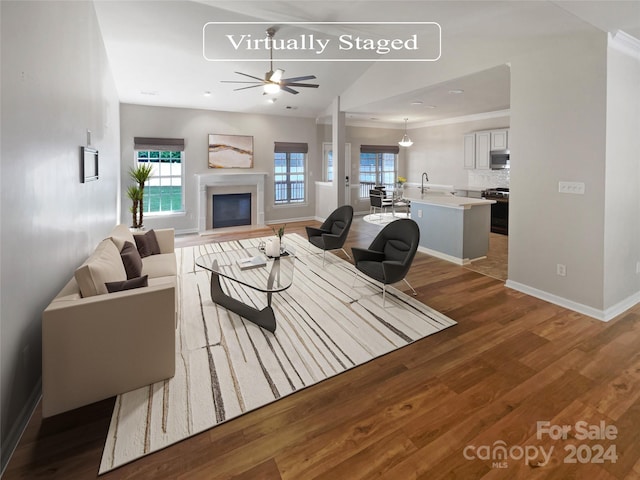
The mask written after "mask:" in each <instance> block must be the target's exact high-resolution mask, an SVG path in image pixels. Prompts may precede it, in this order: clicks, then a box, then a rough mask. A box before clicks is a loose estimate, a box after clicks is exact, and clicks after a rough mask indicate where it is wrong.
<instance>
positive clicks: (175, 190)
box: [135, 150, 184, 214]
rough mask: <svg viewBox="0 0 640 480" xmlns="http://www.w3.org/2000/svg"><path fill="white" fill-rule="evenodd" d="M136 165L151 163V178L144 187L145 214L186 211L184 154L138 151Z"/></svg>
mask: <svg viewBox="0 0 640 480" xmlns="http://www.w3.org/2000/svg"><path fill="white" fill-rule="evenodd" d="M135 153H136V163H138V164H140V163H150V164H151V165H152V166H153V171H152V172H151V176H150V177H149V180H147V183H146V184H145V187H144V213H145V214H162V213H175V212H183V211H184V198H183V197H184V196H183V189H182V186H183V184H184V168H183V152H181V151H171V150H136V152H135Z"/></svg>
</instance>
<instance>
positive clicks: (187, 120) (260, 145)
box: [120, 104, 322, 232]
mask: <svg viewBox="0 0 640 480" xmlns="http://www.w3.org/2000/svg"><path fill="white" fill-rule="evenodd" d="M120 116H121V120H120V122H121V152H122V153H121V159H122V168H121V179H122V185H123V189H122V205H123V208H122V214H121V221H122V223H125V224H127V225H130V224H131V214H130V213H129V205H130V203H131V202H130V200H129V199H128V198H127V196H126V185H129V184H131V180H130V179H129V177H128V173H127V172H128V171H129V168H130V167H131V166H133V163H134V151H133V138H134V137H168V138H184V139H185V152H184V159H185V160H184V161H185V167H184V168H185V186H184V195H185V199H184V201H185V209H186V211H185V214H184V215H169V216H155V217H154V216H151V215H148V214H147V215H145V217H144V223H145V226H146V227H147V228H163V227H174V228H175V229H176V231H178V232H190V231H197V227H198V211H197V208H198V186H197V185H198V183H197V178H196V176H195V175H196V174H199V173H211V172H212V171H213V170H210V169H209V168H208V164H207V161H208V135H209V134H210V133H220V134H231V135H252V136H253V148H254V167H253V169H225V170H224V171H225V172H227V171H234V170H238V171H243V172H250V171H251V170H253V171H260V172H268V174H269V175H268V176H267V178H266V180H265V221H266V222H275V221H278V220H290V219H308V218H313V217H314V214H315V206H314V203H315V183H314V182H315V181H317V180H321V179H322V171H321V169H322V158H321V157H320V154H319V153H318V152H320V149H319V148H318V146H317V143H316V124H315V121H314V120H313V119H309V118H295V117H284V116H272V115H250V114H244V113H231V112H219V111H211V110H195V109H187V108H164V107H148V106H141V105H128V104H123V105H121V107H120ZM276 141H277V142H307V143H308V144H309V154H308V156H307V166H308V169H309V178H308V181H307V190H308V192H307V200H308V202H307V203H306V204H304V205H296V206H292V207H283V206H274V192H273V142H276Z"/></svg>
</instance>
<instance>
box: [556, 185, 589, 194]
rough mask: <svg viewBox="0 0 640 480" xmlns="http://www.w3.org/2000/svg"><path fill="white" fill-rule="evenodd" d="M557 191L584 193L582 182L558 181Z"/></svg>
mask: <svg viewBox="0 0 640 480" xmlns="http://www.w3.org/2000/svg"><path fill="white" fill-rule="evenodd" d="M558 191H559V192H560V193H572V194H574V195H584V182H558Z"/></svg>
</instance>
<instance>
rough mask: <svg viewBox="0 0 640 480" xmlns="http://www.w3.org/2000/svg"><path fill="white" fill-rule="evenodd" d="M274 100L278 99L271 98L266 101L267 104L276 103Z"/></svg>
mask: <svg viewBox="0 0 640 480" xmlns="http://www.w3.org/2000/svg"><path fill="white" fill-rule="evenodd" d="M276 100H278V99H277V98H273V97H271V98H268V99H267V102H269V103H276Z"/></svg>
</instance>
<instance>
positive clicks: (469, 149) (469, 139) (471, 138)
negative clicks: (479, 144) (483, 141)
mask: <svg viewBox="0 0 640 480" xmlns="http://www.w3.org/2000/svg"><path fill="white" fill-rule="evenodd" d="M464 168H469V169H473V168H476V134H475V133H469V134H467V135H465V136H464Z"/></svg>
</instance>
